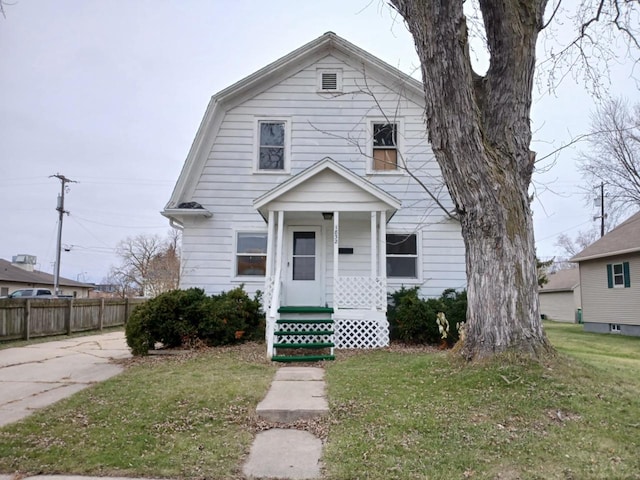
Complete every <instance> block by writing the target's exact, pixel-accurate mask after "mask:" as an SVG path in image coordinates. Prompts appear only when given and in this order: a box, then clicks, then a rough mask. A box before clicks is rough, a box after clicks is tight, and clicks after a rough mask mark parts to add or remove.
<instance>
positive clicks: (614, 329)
mask: <svg viewBox="0 0 640 480" xmlns="http://www.w3.org/2000/svg"><path fill="white" fill-rule="evenodd" d="M609 332H611V333H620V324H618V323H610V324H609Z"/></svg>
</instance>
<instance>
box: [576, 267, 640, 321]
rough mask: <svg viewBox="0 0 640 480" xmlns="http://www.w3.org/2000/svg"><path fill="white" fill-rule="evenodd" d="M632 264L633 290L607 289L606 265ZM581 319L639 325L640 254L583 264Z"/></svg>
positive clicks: (631, 278)
mask: <svg viewBox="0 0 640 480" xmlns="http://www.w3.org/2000/svg"><path fill="white" fill-rule="evenodd" d="M622 262H629V276H630V280H631V286H630V288H608V286H607V264H609V263H622ZM580 286H581V288H582V320H583V321H584V322H585V323H587V322H589V323H617V324H621V325H640V254H631V255H621V256H618V257H609V258H606V259H599V260H590V261H585V262H580Z"/></svg>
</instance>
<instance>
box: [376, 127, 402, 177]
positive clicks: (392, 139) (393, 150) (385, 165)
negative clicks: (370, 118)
mask: <svg viewBox="0 0 640 480" xmlns="http://www.w3.org/2000/svg"><path fill="white" fill-rule="evenodd" d="M397 168H398V124H396V123H374V124H373V169H374V170H396V169H397Z"/></svg>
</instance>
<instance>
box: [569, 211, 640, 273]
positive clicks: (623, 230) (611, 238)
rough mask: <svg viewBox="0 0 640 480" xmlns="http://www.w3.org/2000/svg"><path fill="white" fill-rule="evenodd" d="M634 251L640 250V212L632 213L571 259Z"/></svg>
mask: <svg viewBox="0 0 640 480" xmlns="http://www.w3.org/2000/svg"><path fill="white" fill-rule="evenodd" d="M634 252H640V212H638V213H636V214H635V215H632V216H631V217H629V218H628V219H627V220H625V221H624V222H622V223H621V224H620V225H618V226H617V227H616V228H614V229H613V230H611V231H610V232H609V233H607V234H606V235H605V236H604V237H602V238H600V239H599V240H597V241H595V242H593V243H592V244H591V245H589V246H588V247H587V248H585V249H584V250H582V251H581V252H580V253H578V254H577V255H576V256H574V257H573V258H572V259H571V260H570V261H572V262H582V261H584V260H592V259H596V258H603V257H611V256H613V255H623V254H625V253H634Z"/></svg>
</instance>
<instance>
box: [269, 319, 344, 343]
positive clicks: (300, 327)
mask: <svg viewBox="0 0 640 480" xmlns="http://www.w3.org/2000/svg"><path fill="white" fill-rule="evenodd" d="M324 329H325V328H324V327H318V325H316V324H311V325H305V324H290V325H277V326H276V330H286V331H289V332H308V331H312V330H324ZM334 335H335V334H334ZM278 341H279V342H283V343H317V342H326V341H330V342H333V341H334V338H333V336H331V337H330V338H327V336H324V335H295V333H292V334H291V335H281V336H280V339H279V340H278Z"/></svg>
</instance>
